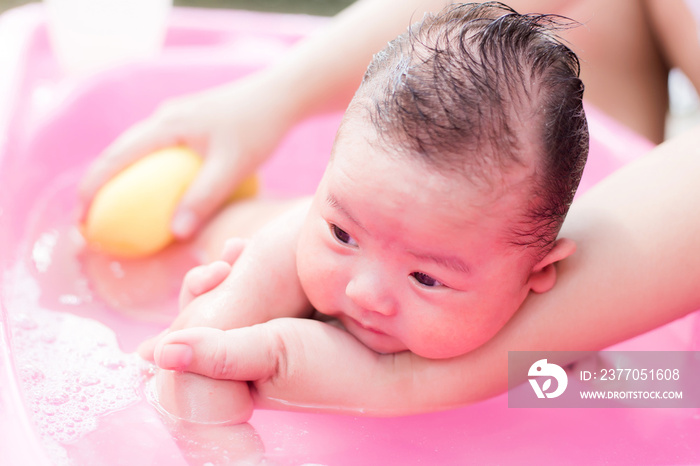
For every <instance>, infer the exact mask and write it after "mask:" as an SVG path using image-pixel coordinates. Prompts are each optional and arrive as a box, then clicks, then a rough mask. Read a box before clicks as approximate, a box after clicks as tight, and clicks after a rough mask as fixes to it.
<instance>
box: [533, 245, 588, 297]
mask: <svg viewBox="0 0 700 466" xmlns="http://www.w3.org/2000/svg"><path fill="white" fill-rule="evenodd" d="M574 251H576V243H574V241H573V240H571V239H569V238H559V239H557V240H556V241H555V242H554V246H553V247H552V249H551V250H550V251H549V252H548V253H547V255H546V256H544V258H543V259H542V260H541V261H539V262H538V263H537V264H535V266H534V267H533V268H532V273H531V274H530V279H529V280H528V284H529V285H530V289H531V290H532V291H534V292H535V293H544V292H546V291H549V290H551V289H552V287H554V284H555V283H556V282H557V269H556V268H555V267H554V264H555V263H557V262H559V261H560V260H563V259H566V258H567V257H569V256H570V255H572V254H573V253H574Z"/></svg>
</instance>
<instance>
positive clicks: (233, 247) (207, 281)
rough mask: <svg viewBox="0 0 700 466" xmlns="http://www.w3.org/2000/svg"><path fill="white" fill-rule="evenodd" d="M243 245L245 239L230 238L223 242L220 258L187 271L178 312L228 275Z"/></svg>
mask: <svg viewBox="0 0 700 466" xmlns="http://www.w3.org/2000/svg"><path fill="white" fill-rule="evenodd" d="M245 245H246V240H245V239H243V238H231V239H229V240H228V241H226V243H225V244H224V250H223V252H222V253H221V259H220V260H217V261H214V262H212V263H210V264H205V265H200V266H198V267H195V268H193V269H192V270H190V271H189V272H187V275H185V278H184V280H183V282H182V288H181V289H180V302H179V306H180V312H182V311H183V310H184V309H185V308H186V307H187V305H188V304H190V303H191V302H192V301H193V300H194V299H195V298H196V297H198V296H201V295H203V294H204V293H207V292H209V291H211V290H213V289H214V288H216V287H217V286H219V285H220V284H221V282H223V281H224V280H225V279H226V277H228V274H229V273H231V267H232V266H233V264H234V263H235V262H236V260H237V259H238V257H239V256H240V255H241V253H242V252H243V249H244V248H245Z"/></svg>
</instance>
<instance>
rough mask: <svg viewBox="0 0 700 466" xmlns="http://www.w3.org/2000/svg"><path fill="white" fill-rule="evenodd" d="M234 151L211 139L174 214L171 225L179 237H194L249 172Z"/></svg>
mask: <svg viewBox="0 0 700 466" xmlns="http://www.w3.org/2000/svg"><path fill="white" fill-rule="evenodd" d="M231 151H232V149H231V147H230V146H224V144H223V143H216V142H214V141H210V147H209V151H208V152H207V154H206V157H204V163H203V164H202V168H201V169H200V171H199V173H198V174H197V176H196V178H195V179H194V181H193V182H192V184H191V185H190V187H189V188H188V189H187V192H185V194H184V196H183V197H182V199H181V201H180V204H179V206H178V208H177V211H176V212H175V215H174V216H173V220H172V223H171V227H170V228H171V231H172V233H173V234H174V235H175V236H176V237H177V238H179V239H188V238H189V237H191V236H192V235H193V234H194V233H195V232H196V231H197V230H198V229H199V228H200V226H201V225H202V224H203V223H204V222H205V221H206V220H207V219H208V218H209V217H211V215H212V214H213V213H214V212H215V211H216V210H217V209H218V208H219V207H221V205H222V204H223V203H224V202H225V201H226V199H227V198H228V196H229V194H230V193H231V191H232V190H233V189H234V188H235V187H236V186H237V185H238V184H239V183H240V182H241V180H242V179H243V177H244V176H245V175H247V173H244V172H243V171H242V167H241V166H240V164H238V163H237V160H236V157H235V154H232V153H231Z"/></svg>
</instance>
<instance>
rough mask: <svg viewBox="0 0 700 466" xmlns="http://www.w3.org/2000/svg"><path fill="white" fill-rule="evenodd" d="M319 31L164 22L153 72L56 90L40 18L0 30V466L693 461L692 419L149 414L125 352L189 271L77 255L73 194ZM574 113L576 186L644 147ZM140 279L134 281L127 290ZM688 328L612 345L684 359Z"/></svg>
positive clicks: (183, 258)
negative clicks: (584, 137) (130, 145)
mask: <svg viewBox="0 0 700 466" xmlns="http://www.w3.org/2000/svg"><path fill="white" fill-rule="evenodd" d="M323 22H324V20H322V19H318V18H309V17H298V16H278V15H263V14H252V13H243V12H233V11H205V10H190V9H176V10H175V11H174V13H173V15H172V17H171V21H170V27H169V32H168V36H167V40H166V46H165V49H164V51H163V53H162V54H161V55H160V56H159V57H157V58H156V59H154V60H152V61H149V62H147V63H145V62H144V63H132V64H129V65H124V66H121V67H118V68H113V69H111V70H107V71H104V72H102V73H100V74H97V75H94V76H92V77H88V78H68V77H65V76H63V75H62V74H61V72H60V71H59V69H58V67H57V64H56V63H55V60H54V59H53V56H52V54H51V51H50V48H49V44H48V40H47V33H46V28H45V18H44V10H43V8H42V7H41V6H37V5H34V6H28V7H23V8H20V9H16V10H13V11H11V12H9V13H7V14H5V15H3V16H2V19H1V20H0V70H1V71H0V102H1V104H0V144H1V145H0V186H1V187H2V189H1V190H0V274H1V275H0V277H1V280H2V281H1V282H0V300H1V301H0V463H2V464H8V465H20V464H31V465H42V464H77V465H83V464H85V465H88V464H89V465H93V464H105V465H117V464H130V465H150V464H158V465H180V464H183V465H184V464H229V463H232V462H234V460H235V459H236V458H238V459H245V460H246V461H249V462H251V463H253V464H255V463H257V462H260V461H262V462H263V464H280V465H300V464H324V465H334V466H335V465H358V464H402V465H413V464H416V465H417V464H514V463H517V464H543V463H544V464H590V463H608V464H642V463H644V464H689V463H700V451H699V448H698V447H697V445H698V439H699V438H700V413H699V412H698V410H696V409H666V410H664V409H631V408H620V409H597V410H593V409H587V410H585V409H550V410H545V409H531V410H528V409H519V410H518V409H509V408H508V407H507V398H506V396H505V395H503V396H500V397H496V398H494V399H491V400H488V401H486V402H483V403H479V404H477V405H474V406H471V407H466V408H463V409H458V410H454V411H449V412H444V413H435V414H426V415H420V416H411V417H405V418H396V419H371V418H353V417H341V416H330V415H320V414H318V415H315V414H298V413H284V412H269V411H258V412H256V413H255V414H254V416H253V418H252V420H251V422H250V425H249V426H243V427H220V426H199V427H197V426H190V427H187V428H183V427H177V426H175V425H173V423H172V422H169V421H168V420H166V419H164V418H163V417H162V416H161V415H160V414H159V413H158V412H157V410H156V409H154V408H153V407H152V405H151V404H149V403H148V401H147V399H148V393H149V389H148V385H147V384H144V380H146V379H147V377H148V374H149V368H148V367H146V366H145V365H144V364H142V363H141V362H139V360H138V358H136V357H135V356H133V355H132V354H130V353H131V352H132V351H133V349H134V348H135V346H136V344H137V343H138V342H139V341H141V340H142V339H143V338H144V337H145V336H148V335H151V334H153V333H155V332H157V331H158V330H159V329H161V328H162V327H163V326H165V325H166V323H167V322H168V321H170V319H172V316H173V312H175V307H174V301H173V300H174V296H175V294H176V290H177V286H178V284H179V280H180V278H181V274H182V273H183V272H184V270H186V268H187V267H188V266H189V265H191V263H192V260H191V259H190V258H189V257H188V256H187V254H186V251H183V250H177V249H175V250H173V251H170V252H168V253H166V254H164V255H162V256H160V257H159V258H157V259H156V260H154V261H151V262H149V263H120V262H116V261H110V260H106V259H104V258H100V257H96V256H91V255H86V254H85V253H84V252H82V249H81V243H80V237H79V235H77V233H76V231H75V229H74V227H73V225H72V222H73V217H72V215H73V212H74V208H75V183H76V181H77V180H78V179H79V177H80V175H81V173H82V171H83V170H84V168H85V167H86V165H87V163H88V162H89V161H90V160H91V159H92V158H93V157H94V156H95V155H96V154H97V153H98V152H99V151H100V150H101V149H102V148H104V147H105V145H106V144H108V143H109V142H110V141H111V140H112V139H113V138H114V137H115V136H116V135H117V134H119V133H120V132H121V131H122V130H124V129H125V128H126V127H127V126H128V125H129V124H131V123H132V122H134V121H136V120H138V119H140V118H142V117H144V116H146V115H147V114H148V113H149V112H150V111H151V110H152V109H153V108H154V107H155V105H156V104H157V103H158V102H159V101H161V100H163V99H164V98H166V97H168V96H172V95H176V94H180V93H184V92H189V91H193V90H196V89H200V88H204V87H207V86H211V85H214V84H217V83H221V82H224V81H227V80H230V79H234V78H236V77H239V76H241V75H243V74H246V73H249V72H250V71H252V70H255V69H257V68H259V67H261V66H265V64H266V63H269V62H270V61H271V60H274V59H275V58H277V57H279V56H280V54H282V53H284V51H285V50H286V49H287V48H288V47H289V46H290V44H292V43H293V42H295V41H296V40H298V38H299V37H301V36H302V35H304V34H306V33H308V32H309V31H310V30H312V29H314V28H316V27H318V26H319V25H321V24H322V23H323ZM589 113H590V120H591V131H592V135H593V144H592V150H591V157H590V165H589V167H588V168H587V173H586V176H585V179H584V181H583V183H582V189H583V190H585V189H587V188H588V187H590V185H591V184H593V183H595V182H596V181H597V180H598V179H600V178H601V177H603V176H605V174H607V173H610V172H611V171H613V170H614V169H616V168H618V167H619V166H621V165H623V164H624V163H625V162H626V161H628V160H629V159H631V158H634V157H636V156H638V155H640V154H641V153H643V152H644V151H646V150H647V149H648V148H649V147H650V145H649V144H648V143H646V142H645V141H643V140H641V139H639V138H637V137H636V136H635V135H633V134H631V133H628V132H626V130H624V129H623V128H621V127H619V126H618V125H616V124H615V123H614V122H612V121H609V120H607V119H606V117H605V116H603V115H599V114H598V113H597V112H595V110H594V109H590V111H589ZM337 122H338V116H337V115H334V116H327V117H323V118H318V119H315V120H313V121H309V122H307V123H305V124H303V125H302V126H300V127H299V128H297V130H296V131H295V132H294V133H293V134H292V135H291V136H290V137H289V138H288V139H287V140H286V141H285V142H284V143H283V145H282V147H280V149H279V151H278V155H281V156H278V157H275V158H274V159H273V160H272V162H271V163H270V164H269V165H268V166H267V167H265V169H264V170H263V173H262V178H263V182H264V185H265V189H267V190H268V191H271V192H275V193H279V194H298V193H309V192H311V191H312V189H313V187H314V185H315V183H316V181H317V180H318V179H319V177H320V174H321V171H322V168H323V165H324V161H325V158H326V156H327V154H328V152H329V149H330V146H331V143H332V139H333V133H334V130H335V126H336V125H337ZM144 275H145V276H148V277H151V279H149V280H147V282H146V283H144V281H143V280H136V279H135V278H134V277H143V276H144ZM695 320H696V319H695V317H694V316H689V317H688V318H685V319H682V320H680V321H677V322H674V323H673V324H670V325H668V326H666V327H663V328H661V329H658V330H656V331H654V332H651V333H649V334H647V335H644V336H641V337H639V338H637V339H635V340H632V341H630V342H625V343H624V344H623V345H622V347H625V348H628V349H634V348H644V349H678V350H684V349H698V345H697V342H695V341H693V338H694V335H697V334H698V331H697V329H695V330H694V329H693V327H694V326H696V323H695ZM339 370H342V368H340V369H339ZM475 383H478V380H475ZM246 464H249V463H246Z"/></svg>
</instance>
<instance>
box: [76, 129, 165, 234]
mask: <svg viewBox="0 0 700 466" xmlns="http://www.w3.org/2000/svg"><path fill="white" fill-rule="evenodd" d="M156 125H157V123H156V122H155V121H153V120H152V119H149V120H144V121H142V122H140V123H137V124H136V125H134V126H132V127H131V128H130V129H129V130H127V131H126V132H125V133H123V134H122V135H121V136H119V137H118V138H117V139H116V140H115V141H114V142H113V143H112V144H111V145H110V146H109V147H108V148H107V149H105V150H104V152H102V154H100V156H99V157H98V158H97V159H96V160H95V161H94V162H93V163H92V164H91V165H90V167H88V170H87V172H86V173H85V175H84V176H83V178H82V179H81V181H80V183H79V185H78V196H79V201H80V203H79V206H78V215H79V219H80V220H81V221H82V220H84V219H85V216H86V215H87V210H88V207H89V205H90V203H91V202H92V199H93V198H94V197H95V194H96V193H97V191H98V190H99V189H100V188H101V187H102V186H103V185H104V184H105V183H106V182H107V181H109V180H110V179H111V178H112V177H113V176H114V175H116V174H117V173H119V172H120V171H121V170H123V169H124V168H126V167H127V166H128V165H130V164H132V163H133V162H135V161H136V160H138V159H140V158H141V157H143V156H144V155H146V154H148V153H150V152H152V151H154V150H156V149H159V148H161V147H165V146H167V145H170V144H172V143H173V141H174V136H172V134H170V133H169V132H165V131H163V130H159V129H158V128H157V126H156Z"/></svg>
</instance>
